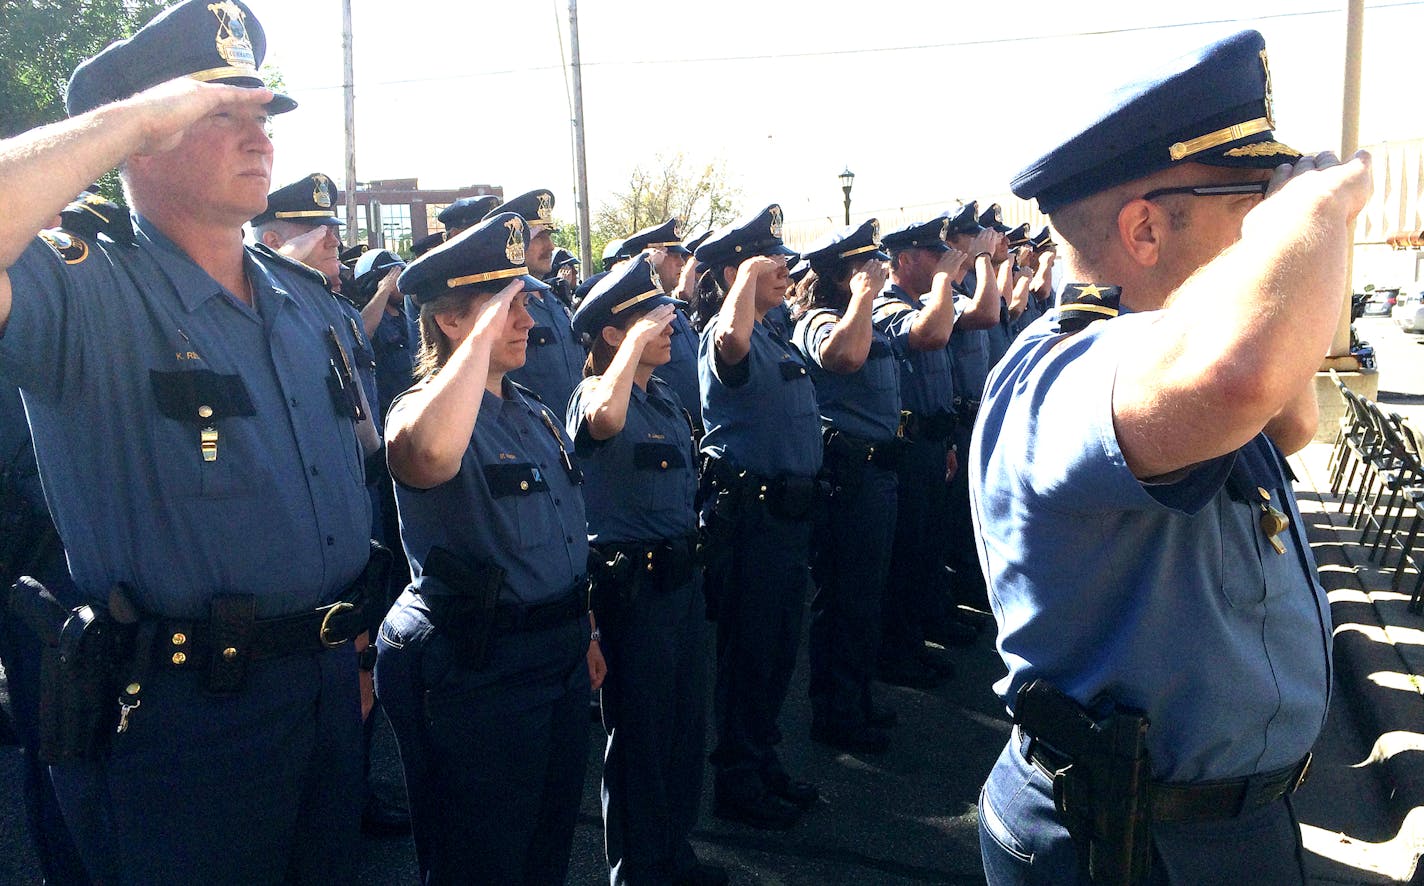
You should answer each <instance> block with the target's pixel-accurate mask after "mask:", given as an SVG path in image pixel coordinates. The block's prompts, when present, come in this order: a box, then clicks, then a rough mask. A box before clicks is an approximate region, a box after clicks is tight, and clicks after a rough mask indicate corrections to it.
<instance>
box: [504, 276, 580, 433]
mask: <svg viewBox="0 0 1424 886" xmlns="http://www.w3.org/2000/svg"><path fill="white" fill-rule="evenodd" d="M528 304H529V316H530V317H532V318H534V328H533V329H530V330H529V345H528V347H527V348H525V351H524V365H523V366H522V367H520V368H519V369H516V370H514V371H513V372H511V373H509V378H510V380H511V381H515V382H518V383H519V384H521V385H523V386H524V387H526V388H528V389H529V390H531V391H533V392H534V393H535V394H537V395H539V399H540V400H543V401H544V405H546V406H548V407H549V408H550V409H552V410H554V414H555V415H563V414H564V410H565V409H567V408H568V406H569V397H571V396H573V393H574V388H575V387H577V386H578V383H579V379H581V378H583V361H584V357H585V356H587V355H586V354H585V353H584V350H583V346H582V345H580V344H579V343H578V342H577V341H575V340H574V331H573V327H572V326H570V325H569V309H568V308H566V307H564V303H563V302H561V301H559V298H558V296H556V295H554V294H553V293H552V292H546V293H543V294H542V295H541V294H540V293H537V292H531V293H529V302H528Z"/></svg>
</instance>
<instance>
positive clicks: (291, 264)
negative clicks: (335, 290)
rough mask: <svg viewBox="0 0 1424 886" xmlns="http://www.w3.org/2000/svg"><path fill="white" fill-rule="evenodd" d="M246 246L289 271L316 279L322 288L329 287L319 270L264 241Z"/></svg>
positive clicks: (324, 276) (329, 284)
mask: <svg viewBox="0 0 1424 886" xmlns="http://www.w3.org/2000/svg"><path fill="white" fill-rule="evenodd" d="M247 248H248V249H251V250H252V251H253V252H255V253H257V254H258V255H261V256H263V257H264V258H268V259H271V260H272V261H274V262H276V263H277V264H278V265H280V266H281V267H284V268H286V269H288V270H291V271H297V272H298V273H301V274H304V275H305V276H307V277H308V278H309V279H312V280H315V281H317V282H318V283H320V284H321V286H322V288H323V289H330V288H331V283H330V282H329V281H328V280H327V279H326V275H325V274H323V273H322V272H321V271H318V270H317V269H316V268H314V267H312V266H311V265H308V264H303V263H302V262H299V261H297V260H296V259H294V258H288V257H287V256H285V255H283V254H282V253H280V252H278V251H277V250H275V249H273V248H272V247H270V246H268V245H267V244H266V243H253V244H251V245H249V246H248V247H247Z"/></svg>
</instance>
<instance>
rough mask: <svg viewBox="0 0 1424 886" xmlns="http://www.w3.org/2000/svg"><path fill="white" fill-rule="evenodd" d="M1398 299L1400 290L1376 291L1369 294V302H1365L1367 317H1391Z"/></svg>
mask: <svg viewBox="0 0 1424 886" xmlns="http://www.w3.org/2000/svg"><path fill="white" fill-rule="evenodd" d="M1398 299H1399V290H1398V289H1376V290H1374V292H1371V293H1369V300H1368V301H1366V302H1365V315H1366V316H1370V317H1387V316H1390V313H1391V312H1392V311H1393V310H1394V305H1395V302H1396V301H1398Z"/></svg>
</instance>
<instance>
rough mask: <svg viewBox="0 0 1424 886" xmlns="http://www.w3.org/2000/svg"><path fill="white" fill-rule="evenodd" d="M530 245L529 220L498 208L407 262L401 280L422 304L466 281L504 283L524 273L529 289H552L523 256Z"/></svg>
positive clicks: (409, 293) (402, 285) (404, 286)
mask: <svg viewBox="0 0 1424 886" xmlns="http://www.w3.org/2000/svg"><path fill="white" fill-rule="evenodd" d="M528 246H529V225H528V223H526V222H525V221H524V219H523V218H521V217H520V216H519V214H518V213H516V212H498V213H495V214H494V215H492V216H490V217H489V218H487V219H485V220H484V221H482V222H480V223H479V224H477V225H475V226H474V227H472V228H469V229H468V230H465V231H463V232H461V233H459V234H456V235H455V236H454V237H451V238H450V239H449V240H447V241H446V242H445V243H444V244H443V245H441V246H439V247H437V248H435V249H432V250H430V251H429V252H427V253H425V254H424V255H422V256H421V257H420V258H417V259H416V260H415V261H413V262H411V263H410V264H408V265H406V268H405V270H404V271H402V272H401V275H400V280H399V281H398V282H399V285H400V291H401V292H404V293H405V294H406V295H409V296H410V297H411V299H412V300H413V301H414V302H415V303H416V304H417V305H423V304H425V303H426V302H428V301H431V300H433V299H435V298H438V297H440V296H441V295H444V294H445V293H447V292H449V291H450V290H452V289H458V288H459V287H462V286H473V285H475V284H478V283H490V282H497V283H499V284H500V285H504V284H506V283H507V282H508V281H509V280H512V279H514V278H516V277H521V278H523V280H524V288H525V289H533V290H538V291H540V292H544V291H547V290H548V288H549V287H547V286H545V285H544V284H543V283H541V282H539V281H538V280H536V279H534V278H533V277H531V276H529V266H528V265H527V264H525V261H524V252H525V250H526V249H527V248H528Z"/></svg>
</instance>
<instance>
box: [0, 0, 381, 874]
mask: <svg viewBox="0 0 1424 886" xmlns="http://www.w3.org/2000/svg"><path fill="white" fill-rule="evenodd" d="M265 49H266V39H265V36H264V33H263V31H262V28H261V25H260V24H259V23H258V22H257V20H256V18H255V17H254V16H253V15H252V13H251V12H250V10H248V9H247V7H246V6H244V5H243V4H242V3H241V2H239V0H224V2H221V3H211V2H207V0H193V2H186V3H181V4H178V5H175V6H173V7H170V8H169V9H167V10H166V11H164V12H163V13H162V14H160V15H159V16H158V17H157V18H155V19H153V20H152V21H151V22H150V23H149V24H148V25H146V26H145V27H144V28H142V29H140V30H139V31H138V33H136V34H135V35H134V36H133V37H132V38H130V39H128V40H125V41H121V42H118V43H115V44H112V45H110V46H109V47H108V48H107V49H105V50H104V51H103V52H101V53H100V54H99V55H97V56H96V57H94V58H92V59H90V60H88V61H87V62H85V63H84V64H82V65H80V66H79V68H78V69H77V70H76V71H75V72H74V75H73V76H72V78H71V80H70V83H69V89H68V92H67V96H66V103H67V108H68V110H69V113H70V116H71V119H70V120H69V121H67V122H62V123H58V124H54V125H53V126H49V127H45V128H44V129H41V130H36V131H33V132H30V133H26V134H23V135H20V136H18V137H16V138H15V139H13V140H10V141H8V142H4V143H0V191H3V193H4V197H5V203H6V205H7V206H9V207H11V210H10V211H8V212H6V213H5V214H4V218H3V219H0V269H3V273H0V331H3V336H0V376H3V377H4V379H5V380H6V381H8V382H10V383H16V384H18V385H19V386H20V387H21V389H22V392H23V395H24V399H25V405H26V410H27V412H28V414H29V417H30V424H31V429H32V432H33V435H34V443H35V454H36V457H37V460H38V463H39V469H40V476H41V478H42V480H43V482H44V488H45V494H46V499H47V500H48V501H49V503H50V505H51V510H52V516H53V517H54V521H55V525H56V527H57V529H58V531H59V534H60V537H61V538H62V539H63V541H64V544H65V548H66V551H67V554H68V558H69V567H70V572H71V576H72V578H73V580H74V583H75V585H76V587H77V592H78V594H79V595H80V597H81V598H82V599H83V600H84V601H85V602H86V603H87V604H88V607H89V608H87V609H81V610H79V611H77V612H76V613H74V614H73V615H71V616H70V620H69V621H67V622H66V624H67V625H68V626H69V631H68V632H66V633H67V636H68V637H69V638H70V640H71V641H73V642H74V643H75V644H77V648H79V649H84V650H91V651H95V652H99V653H104V652H106V651H107V653H108V654H114V647H110V646H106V645H105V643H106V642H107V641H106V640H105V639H104V638H105V637H115V638H127V640H128V641H129V642H130V643H131V644H132V645H127V644H125V645H127V648H124V646H120V647H119V648H118V654H116V655H114V657H112V658H110V659H109V661H110V662H111V666H110V667H107V668H105V667H95V668H85V669H83V674H82V676H84V677H86V678H94V679H95V680H96V681H97V682H99V683H100V685H102V686H103V689H102V691H101V692H100V697H102V698H103V699H104V701H103V706H102V708H101V709H98V710H97V711H93V713H94V715H95V717H96V722H97V723H98V727H97V728H96V729H94V730H92V731H90V730H71V731H70V732H67V733H64V734H62V735H60V736H59V739H60V741H59V742H58V745H57V746H56V756H57V757H63V758H65V759H64V762H61V763H57V764H56V765H54V766H52V768H51V771H52V774H53V777H54V782H55V788H56V793H57V795H58V796H59V799H60V803H61V805H62V806H64V810H65V817H66V820H67V821H69V822H70V824H71V827H72V830H73V832H74V836H75V840H76V843H77V844H78V847H79V850H80V853H81V855H82V856H83V858H84V861H85V864H86V867H87V868H88V870H89V872H90V874H91V875H92V876H93V878H94V879H96V880H103V881H105V882H112V883H145V884H147V883H182V882H195V881H201V882H253V881H283V882H303V883H325V882H330V881H332V880H334V879H353V878H354V870H353V867H354V859H355V841H356V839H357V822H358V820H359V809H360V805H359V795H358V790H359V787H358V785H359V765H360V762H359V761H360V755H359V748H358V741H359V713H358V707H357V704H358V702H357V690H356V660H355V655H354V653H353V652H352V650H351V646H350V645H349V644H346V643H344V642H343V641H345V640H348V639H350V637H351V636H352V634H353V633H354V631H353V630H352V628H353V625H354V624H355V623H356V622H357V621H358V619H348V618H347V617H346V616H347V615H348V614H350V613H349V612H348V607H346V606H342V607H340V608H339V609H338V608H335V607H331V604H334V603H335V602H336V601H338V600H343V599H344V600H347V601H350V602H353V603H355V602H359V600H358V599H357V598H358V596H359V595H358V593H357V592H358V591H359V590H360V588H358V587H354V586H353V583H354V582H356V581H357V580H358V579H359V578H360V577H361V575H362V571H363V567H364V566H365V565H366V563H367V559H368V556H369V529H370V521H371V515H370V504H369V502H368V500H367V498H366V492H365V489H364V488H363V483H364V477H363V470H362V452H361V448H360V446H359V444H358V443H357V438H356V433H355V426H356V424H357V423H358V421H364V420H365V418H364V416H363V413H362V412H361V410H360V405H359V399H358V397H357V395H356V394H355V393H354V391H355V390H356V387H357V381H356V379H355V377H354V372H353V371H352V369H351V367H350V361H351V354H352V351H353V348H354V345H355V342H354V340H353V338H352V336H351V333H350V329H349V327H348V326H347V324H346V322H345V317H344V315H343V314H342V313H341V311H340V310H339V308H338V307H337V304H336V302H335V300H334V299H333V297H332V296H331V295H330V294H329V293H328V292H327V291H326V289H325V287H324V286H323V285H322V283H321V281H320V280H319V279H317V276H316V275H314V274H312V273H310V272H309V271H307V270H305V269H304V268H302V267H301V266H299V265H296V264H295V263H291V262H287V261H285V260H282V259H279V258H273V257H271V256H269V255H267V254H264V253H261V252H258V251H257V250H255V249H244V247H243V243H242V225H243V223H244V222H245V221H246V220H247V219H249V218H251V217H252V216H254V215H256V214H257V213H259V212H261V211H262V209H263V207H264V205H265V202H266V196H267V190H268V185H269V178H268V173H269V169H270V165H271V160H272V145H271V142H270V141H269V139H268V137H267V133H266V125H267V123H268V120H269V118H270V116H271V115H272V114H275V113H281V112H283V111H287V110H290V109H291V108H292V107H294V104H295V103H294V102H293V101H292V100H291V99H289V98H287V97H285V96H281V95H275V94H273V93H272V92H271V91H269V90H268V89H266V88H265V87H264V86H263V84H262V80H261V78H260V75H259V74H258V70H257V68H258V65H259V64H260V62H261V60H262V57H263V55H264V53H265ZM120 163H122V164H123V169H122V173H121V174H122V176H123V178H124V181H125V187H126V191H127V193H128V194H129V195H130V196H131V197H132V205H133V210H134V212H135V218H134V222H135V227H136V232H135V234H136V236H135V242H134V243H133V245H127V244H123V243H118V242H115V241H113V240H111V239H109V238H107V237H104V236H102V235H101V236H97V237H80V236H73V235H68V234H64V233H58V234H56V233H51V232H45V233H43V234H42V235H41V236H40V237H38V238H37V237H36V236H35V234H36V232H37V231H39V230H40V228H41V227H42V226H43V225H44V224H46V223H47V221H48V220H49V219H50V218H51V217H53V215H54V214H55V212H56V211H57V210H58V209H59V208H61V207H62V206H64V204H65V203H66V202H68V201H69V200H70V199H71V197H72V196H73V194H75V193H77V192H78V191H79V189H80V188H81V187H83V186H84V185H87V184H88V183H90V182H92V181H94V180H96V179H97V178H98V177H99V176H100V175H102V174H103V173H104V172H105V171H107V170H109V169H111V168H113V167H114V166H116V165H118V164H120ZM115 330H121V331H122V334H116V333H115ZM96 434H99V435H101V436H100V437H96ZM96 490H102V494H96V492H95V491H96ZM323 607H327V608H323ZM95 624H99V625H101V626H102V627H100V628H95V627H93V625H95ZM120 625H122V627H120ZM328 647H331V648H328ZM98 657H99V656H97V655H96V658H98ZM65 685H66V686H72V684H65ZM91 710H92V709H91Z"/></svg>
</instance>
